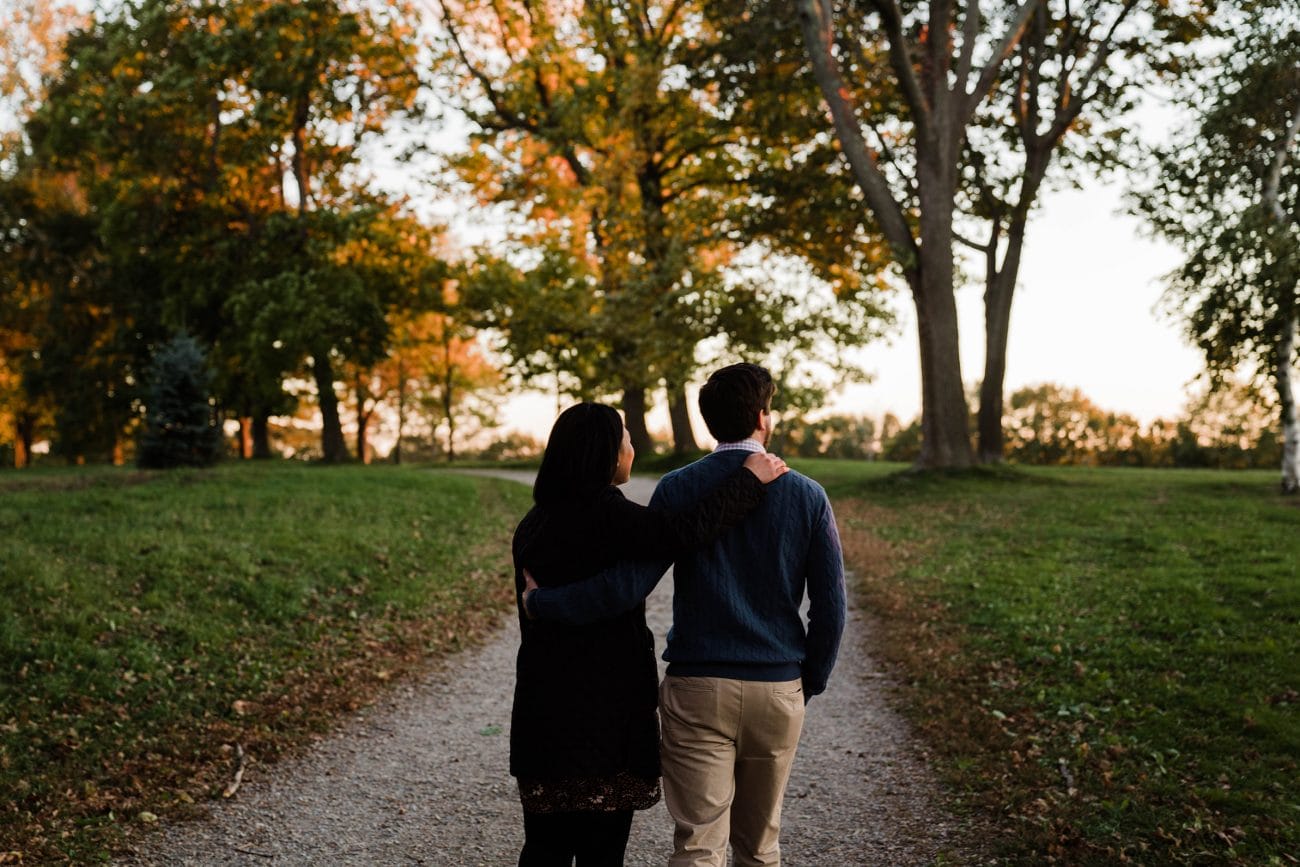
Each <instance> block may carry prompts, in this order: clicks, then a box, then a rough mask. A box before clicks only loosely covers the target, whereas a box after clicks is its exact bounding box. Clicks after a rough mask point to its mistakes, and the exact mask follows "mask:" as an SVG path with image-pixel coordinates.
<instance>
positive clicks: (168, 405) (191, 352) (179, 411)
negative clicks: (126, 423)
mask: <svg viewBox="0 0 1300 867" xmlns="http://www.w3.org/2000/svg"><path fill="white" fill-rule="evenodd" d="M148 377H149V379H148V382H147V386H148V403H147V404H146V405H145V429H144V435H143V436H142V437H141V438H140V451H139V456H138V458H137V462H138V463H139V465H140V466H141V467H149V468H166V467H180V466H190V467H204V466H208V465H210V464H212V463H214V462H215V461H216V460H217V457H218V455H219V453H220V449H221V432H220V430H219V429H218V428H217V426H216V425H215V424H213V422H212V408H211V406H210V405H209V403H208V399H209V386H210V384H211V374H210V373H209V372H208V368H207V362H206V360H205V358H204V356H203V350H202V349H201V348H200V347H199V344H198V343H197V342H196V341H195V340H194V338H192V337H190V336H189V335H188V334H179V335H177V336H176V337H173V338H172V339H171V340H170V341H168V342H167V343H165V344H163V345H162V346H160V347H159V348H158V349H157V351H156V352H155V353H154V357H153V363H152V364H151V365H150V367H149V373H148Z"/></svg>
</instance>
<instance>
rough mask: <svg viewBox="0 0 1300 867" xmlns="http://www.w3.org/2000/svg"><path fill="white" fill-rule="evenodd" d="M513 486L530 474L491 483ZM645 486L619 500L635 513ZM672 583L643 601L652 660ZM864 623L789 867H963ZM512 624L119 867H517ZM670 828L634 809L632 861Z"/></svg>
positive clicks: (802, 755)
mask: <svg viewBox="0 0 1300 867" xmlns="http://www.w3.org/2000/svg"><path fill="white" fill-rule="evenodd" d="M498 475H505V476H506V477H508V478H513V479H515V480H517V481H530V480H531V476H528V475H526V474H519V473H503V474H498ZM653 488H654V483H653V482H652V481H650V480H647V479H633V480H632V481H631V482H629V483H628V485H627V486H626V487H625V488H624V490H625V491H626V492H627V493H628V495H629V496H630V497H632V498H633V499H637V500H640V501H641V502H645V501H646V500H647V499H648V498H649V496H650V493H651V492H652V491H653ZM671 599H672V578H671V573H670V575H669V576H668V577H666V578H665V579H664V581H663V582H661V583H660V585H659V587H658V588H657V589H656V590H655V592H654V593H653V594H652V595H651V597H650V600H649V605H648V612H649V618H650V626H651V629H652V630H653V631H654V632H655V634H656V636H657V641H658V645H659V650H660V651H661V652H662V649H663V639H664V635H665V634H666V633H667V631H668V626H669V624H670V622H671V618H672V612H671ZM869 628H870V624H869V621H868V620H867V619H866V617H865V616H864V614H863V612H861V611H859V610H852V611H851V612H850V618H849V625H848V631H847V633H846V635H845V638H844V644H843V647H842V650H841V652H840V659H839V663H838V665H837V667H836V669H835V673H834V675H833V677H832V678H831V683H830V688H829V689H828V691H827V692H826V693H825V694H824V695H822V696H819V697H818V698H816V699H814V700H813V701H812V703H811V704H810V705H809V710H808V715H807V720H806V723H805V726H804V732H803V737H802V740H801V742H800V746H799V754H798V758H797V759H796V761H795V766H794V771H793V774H792V777H791V780H790V787H789V789H788V792H787V796H786V802H785V814H784V819H783V823H782V852H783V863H785V864H786V865H789V867H802V865H812V867H823V865H824V867H840V865H880V867H900V865H925V864H932V863H934V862H935V860H936V859H937V858H940V857H942V858H943V859H944V863H973V859H971V858H970V857H969V856H964V855H963V852H964V851H965V847H964V845H963V843H964V837H965V836H966V834H965V832H963V829H962V827H961V826H960V824H959V822H958V820H957V819H955V818H954V817H953V816H952V815H950V814H948V813H946V812H945V811H944V810H943V808H942V806H941V801H940V797H939V790H938V787H937V785H936V783H935V782H934V779H933V777H932V775H931V774H930V773H929V772H928V770H927V769H926V767H925V764H924V762H923V760H922V757H921V756H920V755H919V753H918V750H917V747H916V745H915V744H914V743H913V741H912V738H911V734H910V732H909V730H908V727H907V725H906V724H905V723H904V722H903V720H902V719H900V718H899V716H898V715H897V714H895V713H894V712H893V711H892V710H890V708H889V707H888V706H887V704H886V702H885V697H884V693H885V690H886V688H887V685H888V684H887V679H886V678H885V677H884V675H883V674H882V673H881V672H879V671H878V670H877V668H876V665H875V664H874V662H873V661H872V660H871V659H870V658H869V657H868V656H867V653H866V649H865V647H864V642H863V637H864V633H865V632H866V630H867V629H869ZM517 643H518V626H517V624H516V623H515V619H514V615H513V614H511V615H510V616H509V617H506V618H503V621H502V625H501V629H500V632H499V634H498V635H497V636H496V637H495V638H493V639H490V640H489V641H488V642H486V643H485V644H484V645H482V646H481V647H478V648H475V649H472V650H470V651H467V652H465V653H463V654H461V655H459V656H457V657H455V658H453V659H451V660H449V662H448V664H447V665H446V666H444V667H443V668H441V669H439V670H436V671H434V672H432V673H431V674H429V675H427V676H426V677H425V678H424V679H422V680H421V681H419V682H417V683H414V684H410V685H407V686H405V687H402V688H398V689H394V690H392V691H391V692H390V693H389V694H388V696H387V697H386V698H385V699H383V700H381V701H380V702H379V703H378V704H376V705H374V706H372V707H370V708H367V709H366V710H365V711H364V712H362V713H361V714H358V715H356V716H355V717H353V718H349V719H347V720H342V721H340V725H339V727H338V729H337V731H336V732H335V733H334V734H333V735H331V736H330V737H328V738H326V739H324V740H322V741H321V742H319V743H318V744H316V745H315V746H313V747H312V748H311V749H310V750H308V751H307V752H306V753H305V754H304V755H303V756H302V757H300V758H298V759H294V760H289V761H285V762H282V763H280V764H278V765H274V766H260V765H256V764H253V765H252V766H251V767H250V769H249V773H248V775H247V777H246V778H245V782H244V786H243V788H242V789H241V790H240V792H239V795H238V796H237V797H236V798H235V799H233V800H232V801H230V802H224V803H215V804H214V805H213V806H212V808H211V809H210V815H209V816H208V818H207V819H203V820H198V821H193V822H185V823H179V824H175V825H169V826H164V827H162V828H161V829H159V830H158V831H157V832H156V833H153V834H150V835H148V836H147V837H145V838H143V839H142V840H140V841H139V842H138V843H137V845H136V848H135V850H134V851H133V853H131V854H130V855H128V856H127V857H125V858H124V859H122V860H120V861H119V862H118V863H120V864H123V865H182V864H185V865H204V867H206V865H229V864H240V865H244V864H259V865H261V864H285V865H287V864H303V865H317V864H328V865H344V864H346V865H380V864H382V865H390V864H391V865H399V864H432V865H448V867H470V865H490V867H503V865H511V864H514V863H515V861H516V859H517V856H518V851H519V846H520V844H521V842H522V837H523V834H522V827H521V821H520V816H519V806H518V799H517V794H516V790H515V787H514V782H513V780H512V779H511V777H510V776H509V774H508V771H507V737H508V734H509V732H508V729H509V723H510V699H511V694H512V692H513V688H514V654H515V649H516V647H517ZM671 841H672V824H671V821H670V819H669V817H668V814H667V811H666V810H665V809H664V807H663V804H662V803H660V804H659V805H658V806H657V807H655V808H654V809H652V810H648V811H645V812H643V813H640V814H639V815H638V816H637V818H636V820H635V822H634V824H633V830H632V840H631V843H630V845H629V847H628V856H627V861H626V863H627V864H628V865H662V864H664V863H665V861H666V860H667V855H668V854H669V851H670V849H671Z"/></svg>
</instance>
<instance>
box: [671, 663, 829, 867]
mask: <svg viewBox="0 0 1300 867" xmlns="http://www.w3.org/2000/svg"><path fill="white" fill-rule="evenodd" d="M803 714H804V701H803V690H802V688H801V686H800V683H799V681H797V680H793V681H788V682H784V683H766V682H762V681H753V680H731V679H728V678H724V677H674V676H669V677H666V678H664V682H663V683H662V684H661V685H660V687H659V716H660V723H661V725H662V726H663V775H664V802H665V803H666V804H667V805H668V812H669V813H671V814H672V817H673V820H674V821H675V822H676V824H677V829H676V831H675V832H674V835H673V845H674V849H675V851H674V852H673V856H672V858H671V859H669V862H668V863H669V865H670V867H687V865H691V867H724V865H725V864H726V860H727V842H728V839H730V842H731V844H732V848H733V849H734V851H735V863H736V865H737V867H755V865H772V864H780V863H781V846H780V833H781V801H782V799H783V798H784V797H785V784H786V782H787V781H788V780H789V778H790V766H791V765H792V764H793V762H794V753H795V748H796V747H798V745H799V732H800V730H801V729H802V728H803Z"/></svg>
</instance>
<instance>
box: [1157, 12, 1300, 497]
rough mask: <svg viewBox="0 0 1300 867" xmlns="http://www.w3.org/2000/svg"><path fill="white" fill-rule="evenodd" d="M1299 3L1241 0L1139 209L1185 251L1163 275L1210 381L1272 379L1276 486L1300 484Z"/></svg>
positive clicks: (1298, 487) (1187, 97)
mask: <svg viewBox="0 0 1300 867" xmlns="http://www.w3.org/2000/svg"><path fill="white" fill-rule="evenodd" d="M1298 11H1300V4H1297V3H1296V2H1295V0H1272V2H1265V3H1251V2H1247V3H1241V4H1238V5H1236V6H1233V7H1230V8H1229V9H1228V11H1227V13H1226V17H1227V24H1226V27H1225V30H1226V33H1227V35H1228V36H1229V38H1228V39H1227V40H1226V41H1225V42H1224V47H1223V50H1222V51H1221V52H1220V53H1219V56H1218V57H1217V58H1216V59H1217V61H1218V63H1217V64H1215V65H1214V66H1211V67H1210V69H1211V70H1212V72H1211V73H1209V74H1207V75H1205V76H1204V77H1202V78H1201V79H1200V80H1198V81H1196V82H1195V83H1194V85H1193V86H1192V87H1189V88H1188V91H1187V92H1186V93H1185V94H1184V95H1183V100H1184V102H1185V103H1186V104H1187V107H1188V109H1189V112H1190V113H1191V116H1192V117H1193V118H1194V122H1192V123H1190V124H1189V125H1188V126H1187V127H1186V128H1184V129H1182V130H1180V131H1179V132H1178V134H1177V135H1176V137H1175V139H1174V141H1173V142H1172V143H1170V144H1168V145H1167V146H1165V147H1162V148H1160V149H1159V150H1157V151H1156V152H1155V154H1154V159H1155V163H1156V166H1157V167H1158V169H1159V172H1158V175H1157V180H1156V181H1155V182H1154V183H1153V184H1151V185H1150V186H1149V187H1147V188H1145V189H1142V190H1139V191H1138V192H1136V193H1135V194H1134V197H1133V199H1134V204H1135V208H1136V210H1137V211H1138V212H1139V213H1141V214H1143V215H1144V216H1146V217H1147V218H1148V219H1149V220H1150V221H1151V225H1152V227H1153V228H1154V229H1155V231H1156V232H1157V233H1159V234H1160V235H1161V236H1163V237H1165V238H1167V239H1169V240H1171V241H1173V242H1174V243H1175V244H1177V245H1178V246H1179V247H1181V248H1182V250H1183V252H1184V254H1185V257H1186V258H1185V259H1184V261H1183V262H1182V263H1181V264H1180V265H1179V266H1178V268H1177V269H1175V271H1174V272H1173V273H1172V274H1171V275H1170V276H1169V294H1168V299H1169V302H1170V306H1171V308H1172V309H1173V310H1174V311H1175V312H1176V313H1178V314H1179V315H1182V316H1185V317H1186V323H1187V331H1188V334H1189V336H1190V337H1191V338H1192V339H1193V340H1195V341H1196V343H1197V345H1198V346H1199V347H1200V348H1201V350H1202V352H1203V353H1204V356H1205V361H1206V365H1207V368H1208V370H1209V373H1210V376H1211V379H1212V381H1215V382H1218V381H1222V380H1223V379H1224V378H1225V377H1226V376H1227V375H1228V374H1230V373H1231V372H1232V371H1235V370H1237V369H1238V368H1239V367H1241V366H1243V365H1247V366H1251V367H1253V368H1254V369H1255V371H1256V372H1257V373H1258V374H1259V375H1260V376H1261V377H1269V378H1271V379H1272V380H1273V383H1274V385H1275V387H1276V390H1277V396H1278V405H1279V409H1280V410H1281V419H1282V433H1283V441H1284V447H1283V456H1282V490H1283V491H1284V492H1288V493H1294V492H1296V491H1300V426H1298V424H1297V417H1296V416H1297V413H1296V402H1295V395H1294V392H1293V385H1292V378H1293V372H1294V367H1295V363H1296V329H1297V317H1298V315H1300V17H1297V14H1296V13H1297V12H1298Z"/></svg>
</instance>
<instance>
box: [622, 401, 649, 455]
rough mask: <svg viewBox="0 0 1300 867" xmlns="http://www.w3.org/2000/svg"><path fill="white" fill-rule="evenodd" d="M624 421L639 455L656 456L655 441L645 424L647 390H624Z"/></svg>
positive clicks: (633, 446)
mask: <svg viewBox="0 0 1300 867" xmlns="http://www.w3.org/2000/svg"><path fill="white" fill-rule="evenodd" d="M623 421H624V424H626V425H627V432H628V434H629V435H630V436H631V437H632V448H634V449H636V453H637V454H639V455H651V454H654V450H655V444H654V440H652V439H650V430H649V429H648V428H647V427H646V423H645V388H644V387H643V386H630V387H628V388H625V389H623Z"/></svg>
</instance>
